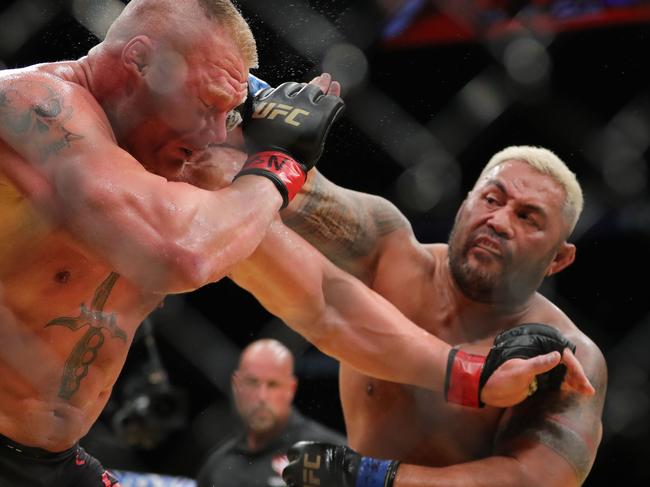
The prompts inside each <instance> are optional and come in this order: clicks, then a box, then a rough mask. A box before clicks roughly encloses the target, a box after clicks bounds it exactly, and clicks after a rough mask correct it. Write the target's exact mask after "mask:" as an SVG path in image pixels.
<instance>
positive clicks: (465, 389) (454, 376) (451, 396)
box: [445, 348, 485, 408]
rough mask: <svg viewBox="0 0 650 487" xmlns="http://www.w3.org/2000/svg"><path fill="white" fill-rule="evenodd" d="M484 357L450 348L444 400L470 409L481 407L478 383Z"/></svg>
mask: <svg viewBox="0 0 650 487" xmlns="http://www.w3.org/2000/svg"><path fill="white" fill-rule="evenodd" d="M484 364H485V357H483V356H482V355H473V354H470V353H466V352H463V351H462V350H458V349H457V348H452V349H451V351H450V352H449V357H448V359H447V373H446V377H445V399H446V400H447V402H452V403H455V404H461V405H463V406H470V407H475V408H476V407H482V406H483V405H484V404H483V403H482V402H481V399H480V393H481V391H480V387H479V382H480V379H481V371H482V370H483V365H484Z"/></svg>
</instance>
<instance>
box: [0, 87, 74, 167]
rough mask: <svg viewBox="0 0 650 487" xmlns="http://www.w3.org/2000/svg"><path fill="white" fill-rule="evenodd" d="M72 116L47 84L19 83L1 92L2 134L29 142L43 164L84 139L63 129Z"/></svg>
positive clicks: (63, 102)
mask: <svg viewBox="0 0 650 487" xmlns="http://www.w3.org/2000/svg"><path fill="white" fill-rule="evenodd" d="M72 113H73V109H72V107H71V106H68V105H66V103H65V98H64V97H63V95H61V94H59V93H57V92H56V91H55V90H53V89H52V87H50V86H48V85H47V84H46V83H43V82H37V81H24V80H19V81H14V82H13V83H11V84H9V85H8V86H5V87H3V88H2V89H0V124H1V125H2V129H3V131H4V132H5V133H7V134H8V135H9V137H10V138H15V139H25V138H28V139H29V144H30V146H31V147H33V148H36V149H37V152H38V155H39V160H40V162H44V161H46V160H47V159H48V158H49V157H50V156H52V155H55V154H58V153H59V152H61V151H62V150H63V149H65V148H67V147H70V146H71V145H72V143H74V141H76V140H79V139H81V138H82V136H80V135H77V134H74V133H72V132H71V131H70V130H68V129H67V128H66V127H65V126H64V124H65V123H66V122H67V121H68V120H69V119H70V118H71V117H72ZM9 142H11V141H9Z"/></svg>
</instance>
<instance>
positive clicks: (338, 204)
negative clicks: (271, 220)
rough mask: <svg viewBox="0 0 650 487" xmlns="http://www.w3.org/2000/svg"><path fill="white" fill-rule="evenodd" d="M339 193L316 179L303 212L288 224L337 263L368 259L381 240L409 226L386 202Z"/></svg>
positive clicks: (294, 216)
mask: <svg viewBox="0 0 650 487" xmlns="http://www.w3.org/2000/svg"><path fill="white" fill-rule="evenodd" d="M337 189H340V188H337V187H336V186H334V185H332V184H328V183H327V182H326V181H324V178H322V177H321V176H318V177H316V178H314V180H313V184H312V187H311V188H310V191H309V194H308V195H307V196H306V197H305V199H304V200H303V203H302V205H301V206H300V208H298V209H297V210H296V212H295V213H294V214H293V215H291V216H290V217H289V218H287V219H286V221H285V223H286V224H287V225H289V226H290V227H291V228H292V229H293V230H295V231H296V232H297V233H299V234H300V235H301V236H302V237H304V238H305V239H307V240H308V241H310V242H311V243H312V244H313V245H315V246H316V247H317V248H319V249H320V250H321V251H324V252H325V253H326V254H329V255H328V256H329V257H330V258H331V259H332V260H333V261H335V262H336V261H337V260H339V259H348V258H359V257H364V256H366V255H368V254H369V253H370V252H371V251H372V249H373V248H374V246H375V245H376V241H377V239H378V238H380V237H382V236H384V235H386V234H389V233H391V232H392V231H394V230H396V229H398V228H400V227H404V226H406V225H407V224H408V222H407V221H406V219H405V218H404V217H403V216H402V214H401V213H400V212H399V211H398V210H397V209H396V208H394V207H393V206H392V205H391V204H390V203H388V202H386V201H383V200H379V199H377V200H374V199H366V198H363V197H356V196H355V195H357V194H358V193H353V192H350V193H349V195H348V194H339V193H338V192H337ZM328 251H329V252H328ZM333 254H336V255H333Z"/></svg>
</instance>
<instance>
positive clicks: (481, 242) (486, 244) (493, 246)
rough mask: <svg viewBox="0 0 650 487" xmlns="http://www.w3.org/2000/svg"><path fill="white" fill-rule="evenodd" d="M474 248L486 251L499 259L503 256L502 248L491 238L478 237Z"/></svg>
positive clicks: (473, 245)
mask: <svg viewBox="0 0 650 487" xmlns="http://www.w3.org/2000/svg"><path fill="white" fill-rule="evenodd" d="M472 247H473V248H478V249H481V250H484V251H486V252H488V253H490V254H492V255H494V256H496V257H499V258H501V257H502V255H503V254H502V252H501V246H500V245H499V244H498V243H497V242H496V241H494V240H493V239H491V238H489V237H478V238H477V239H476V240H474V242H473V244H472Z"/></svg>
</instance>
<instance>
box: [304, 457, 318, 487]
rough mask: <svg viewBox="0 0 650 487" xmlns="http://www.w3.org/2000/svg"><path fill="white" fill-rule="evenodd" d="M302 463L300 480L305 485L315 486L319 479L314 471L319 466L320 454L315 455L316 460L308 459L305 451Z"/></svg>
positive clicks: (307, 486) (308, 486)
mask: <svg viewBox="0 0 650 487" xmlns="http://www.w3.org/2000/svg"><path fill="white" fill-rule="evenodd" d="M302 464H303V466H304V467H305V468H304V469H303V470H302V481H303V482H304V483H305V487H315V486H319V485H320V479H319V478H318V477H316V473H315V471H316V470H318V469H319V468H320V455H316V460H314V461H309V455H308V454H307V453H306V454H305V456H304V458H303V460H302Z"/></svg>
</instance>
